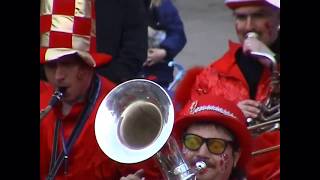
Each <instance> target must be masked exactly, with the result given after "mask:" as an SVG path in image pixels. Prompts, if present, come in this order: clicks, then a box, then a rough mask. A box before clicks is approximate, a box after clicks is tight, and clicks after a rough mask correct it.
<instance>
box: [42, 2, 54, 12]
mask: <svg viewBox="0 0 320 180" xmlns="http://www.w3.org/2000/svg"><path fill="white" fill-rule="evenodd" d="M52 6H53V0H41V5H40V16H41V15H48V14H52Z"/></svg>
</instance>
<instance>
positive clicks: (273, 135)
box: [247, 131, 280, 180]
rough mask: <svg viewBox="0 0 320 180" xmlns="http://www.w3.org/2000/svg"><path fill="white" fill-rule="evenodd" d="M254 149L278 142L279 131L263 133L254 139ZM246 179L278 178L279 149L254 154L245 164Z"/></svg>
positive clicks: (268, 179)
mask: <svg viewBox="0 0 320 180" xmlns="http://www.w3.org/2000/svg"><path fill="white" fill-rule="evenodd" d="M254 143H255V144H254V146H255V149H254V150H255V151H256V150H259V149H264V148H267V147H271V146H275V145H279V144H280V131H274V132H270V133H263V134H262V135H260V136H258V137H257V138H256V139H255V141H254ZM247 169H248V180H278V179H280V150H275V151H270V152H267V153H264V154H260V155H257V156H254V157H253V158H252V161H251V162H250V163H249V164H248V166H247Z"/></svg>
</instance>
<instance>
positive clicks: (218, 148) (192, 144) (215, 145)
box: [183, 134, 233, 155]
mask: <svg viewBox="0 0 320 180" xmlns="http://www.w3.org/2000/svg"><path fill="white" fill-rule="evenodd" d="M204 142H205V143H206V145H207V148H208V150H209V152H210V153H212V154H216V155H220V154H222V153H224V151H225V150H226V148H227V145H228V144H232V143H233V141H228V140H225V139H220V138H203V137H201V136H198V135H195V134H184V135H183V144H184V146H185V147H186V148H187V149H189V150H191V151H197V150H199V149H200V147H201V146H202V144H203V143H204Z"/></svg>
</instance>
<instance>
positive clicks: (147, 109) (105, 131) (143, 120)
mask: <svg viewBox="0 0 320 180" xmlns="http://www.w3.org/2000/svg"><path fill="white" fill-rule="evenodd" d="M173 122H174V108H173V103H172V101H171V99H170V96H169V95H168V94H167V92H166V91H165V90H164V89H163V88H162V87H161V86H159V85H158V84H156V83H154V82H152V81H149V80H144V79H134V80H130V81H127V82H124V83H122V84H120V85H118V86H117V87H115V88H114V89H113V90H112V91H111V92H109V93H108V95H107V96H106V97H105V98H104V99H103V101H102V103H101V104H100V106H99V109H98V111H97V114H96V119H95V135H96V140H97V142H98V145H99V146H100V148H101V149H102V151H103V152H104V153H105V154H106V155H107V156H108V157H109V158H111V159H113V160H114V161H117V162H120V163H126V164H131V163H138V162H141V161H144V160H146V159H149V158H151V157H152V158H155V159H156V160H157V162H158V163H159V165H160V167H161V172H162V174H163V175H164V176H165V177H166V178H167V179H179V180H182V179H183V180H186V179H192V178H194V177H195V175H196V173H197V172H198V171H200V170H201V169H203V168H205V163H204V162H198V164H197V165H196V166H197V167H196V168H193V169H192V168H191V167H190V165H189V164H188V162H186V161H185V160H184V159H183V158H182V153H181V152H180V151H179V148H178V145H177V144H176V141H175V140H174V138H172V137H171V136H170V134H171V131H172V128H173Z"/></svg>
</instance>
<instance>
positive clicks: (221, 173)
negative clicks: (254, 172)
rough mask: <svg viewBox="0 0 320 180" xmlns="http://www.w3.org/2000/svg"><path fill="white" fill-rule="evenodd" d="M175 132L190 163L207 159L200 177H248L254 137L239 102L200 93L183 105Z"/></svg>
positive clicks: (206, 179) (201, 179) (221, 179)
mask: <svg viewBox="0 0 320 180" xmlns="http://www.w3.org/2000/svg"><path fill="white" fill-rule="evenodd" d="M174 135H175V137H176V139H177V140H178V142H180V141H182V142H180V143H181V144H182V152H183V154H184V156H185V158H186V160H187V161H188V162H189V163H191V165H194V163H196V162H197V161H199V160H202V161H204V162H205V163H206V165H207V168H206V169H205V170H203V171H201V172H200V173H199V174H198V175H197V180H209V179H210V180H212V179H214V180H231V179H232V180H233V179H243V178H245V176H246V175H245V166H246V164H247V162H248V161H249V159H250V153H251V142H252V141H251V135H250V133H249V131H248V130H247V128H246V121H245V117H244V115H243V113H242V112H241V110H240V109H239V108H238V107H237V106H236V104H234V103H232V102H231V101H228V100H225V99H224V98H221V97H218V96H211V95H206V96H201V97H199V98H198V99H197V100H195V101H191V102H189V103H187V104H186V106H185V107H184V108H183V109H182V111H181V112H180V114H179V116H178V117H177V119H176V122H175V124H174Z"/></svg>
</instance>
